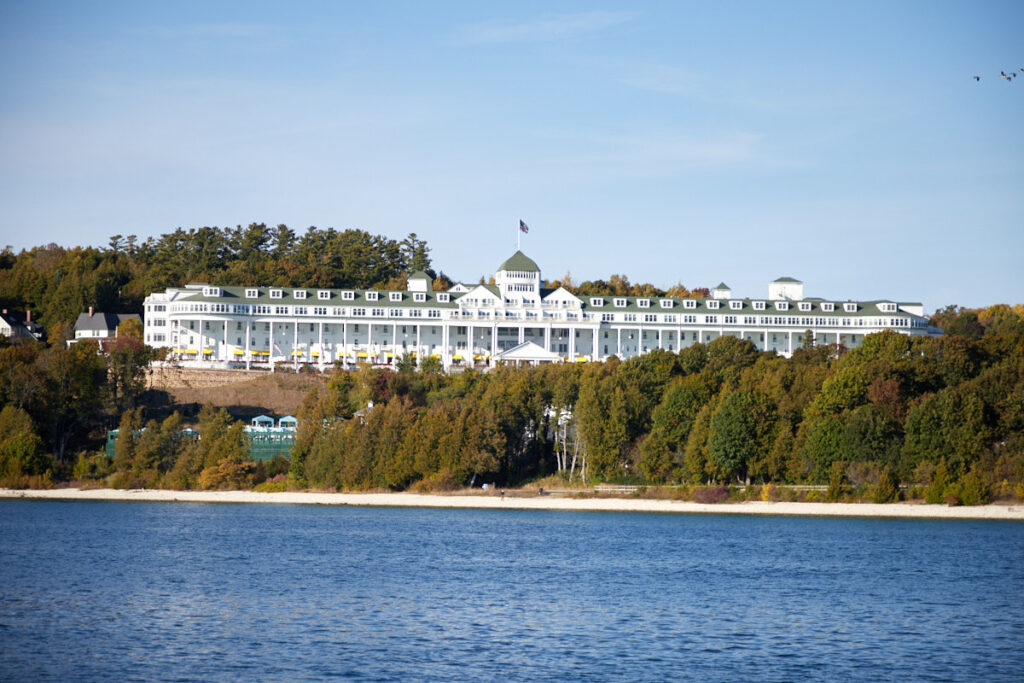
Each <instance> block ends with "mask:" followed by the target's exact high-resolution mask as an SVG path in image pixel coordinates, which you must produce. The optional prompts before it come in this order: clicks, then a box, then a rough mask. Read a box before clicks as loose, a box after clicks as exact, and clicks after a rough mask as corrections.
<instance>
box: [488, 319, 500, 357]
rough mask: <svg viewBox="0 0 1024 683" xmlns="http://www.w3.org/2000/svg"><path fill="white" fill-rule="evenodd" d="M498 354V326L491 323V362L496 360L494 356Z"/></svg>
mask: <svg viewBox="0 0 1024 683" xmlns="http://www.w3.org/2000/svg"><path fill="white" fill-rule="evenodd" d="M497 355H498V326H497V325H491V357H490V359H489V362H490V363H493V362H494V357H495V356H497Z"/></svg>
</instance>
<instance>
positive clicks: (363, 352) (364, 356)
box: [356, 351, 367, 358]
mask: <svg viewBox="0 0 1024 683" xmlns="http://www.w3.org/2000/svg"><path fill="white" fill-rule="evenodd" d="M366 357H367V356H366V351H360V352H359V353H357V354H356V358H366Z"/></svg>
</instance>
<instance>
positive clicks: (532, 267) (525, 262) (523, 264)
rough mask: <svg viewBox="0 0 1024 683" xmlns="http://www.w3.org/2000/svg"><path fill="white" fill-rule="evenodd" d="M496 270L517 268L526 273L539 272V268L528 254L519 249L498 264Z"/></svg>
mask: <svg viewBox="0 0 1024 683" xmlns="http://www.w3.org/2000/svg"><path fill="white" fill-rule="evenodd" d="M498 270H518V271H522V272H527V273H539V272H540V268H538V267H537V264H536V263H534V262H533V259H531V258H530V257H529V256H527V255H526V254H524V253H523V252H521V251H517V252H516V253H514V254H512V256H510V257H509V258H508V260H506V261H505V262H504V263H502V264H501V265H500V266H498Z"/></svg>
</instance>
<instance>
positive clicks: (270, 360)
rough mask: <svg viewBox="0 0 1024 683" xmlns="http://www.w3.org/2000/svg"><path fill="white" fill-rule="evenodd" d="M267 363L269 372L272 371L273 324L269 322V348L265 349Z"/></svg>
mask: <svg viewBox="0 0 1024 683" xmlns="http://www.w3.org/2000/svg"><path fill="white" fill-rule="evenodd" d="M267 353H269V354H270V355H269V356H267V359H268V360H267V362H268V363H270V371H271V372H273V371H274V322H273V321H271V322H270V348H268V349H267Z"/></svg>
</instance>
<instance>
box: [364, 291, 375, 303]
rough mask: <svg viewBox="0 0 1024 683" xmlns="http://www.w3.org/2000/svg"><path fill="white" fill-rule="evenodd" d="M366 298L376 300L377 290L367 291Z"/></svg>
mask: <svg viewBox="0 0 1024 683" xmlns="http://www.w3.org/2000/svg"><path fill="white" fill-rule="evenodd" d="M366 300H367V301H376V300H377V292H369V291H368V292H366Z"/></svg>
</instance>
